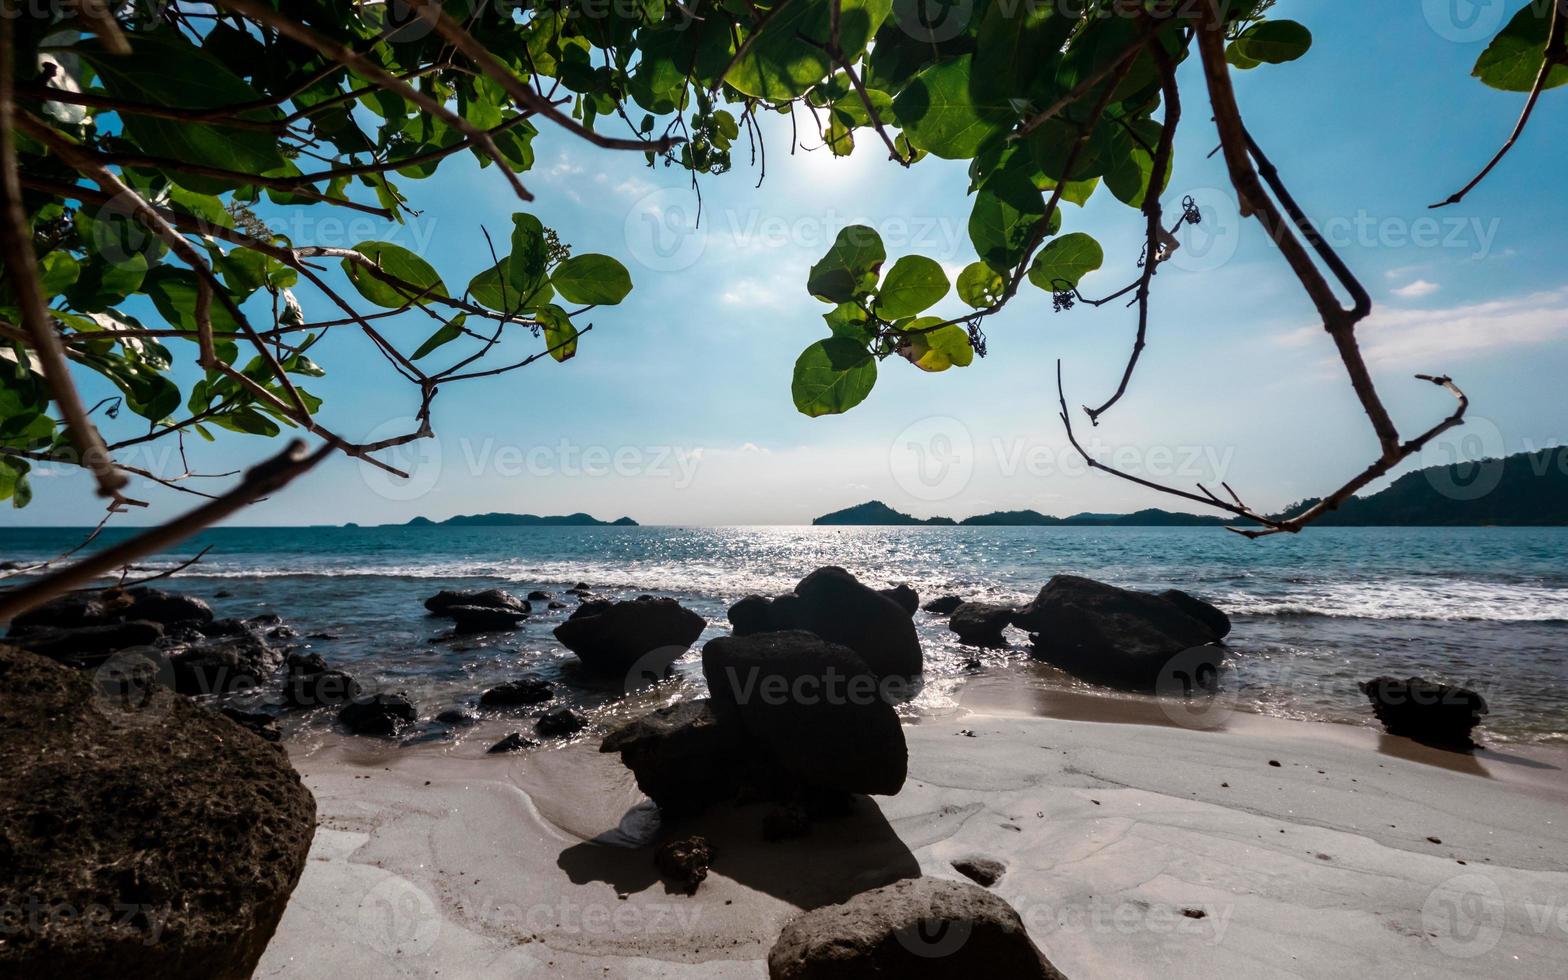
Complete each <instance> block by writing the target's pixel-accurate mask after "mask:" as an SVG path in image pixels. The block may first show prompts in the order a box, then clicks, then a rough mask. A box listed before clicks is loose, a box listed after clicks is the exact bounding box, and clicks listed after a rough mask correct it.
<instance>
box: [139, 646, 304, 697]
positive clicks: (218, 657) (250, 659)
mask: <svg viewBox="0 0 1568 980" xmlns="http://www.w3.org/2000/svg"><path fill="white" fill-rule="evenodd" d="M167 656H168V660H169V665H170V666H171V667H172V668H173V674H174V689H175V690H177V691H179V692H180V693H181V694H191V695H200V694H223V693H226V692H228V691H235V690H239V689H241V688H246V687H257V686H259V685H260V684H261V683H262V682H263V681H264V680H266V679H267V678H269V677H271V676H272V672H273V671H274V670H276V669H277V667H278V664H279V663H281V662H282V660H283V654H282V652H281V651H278V650H275V649H273V648H272V647H270V646H268V645H267V644H266V642H265V641H264V640H262V639H261V638H260V637H257V636H254V635H252V634H249V633H247V634H244V635H242V636H232V637H214V638H211V639H208V640H207V641H206V642H203V643H196V644H191V645H189V646H183V645H182V646H175V647H172V648H170V649H169V650H168V651H167Z"/></svg>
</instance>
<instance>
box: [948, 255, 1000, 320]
mask: <svg viewBox="0 0 1568 980" xmlns="http://www.w3.org/2000/svg"><path fill="white" fill-rule="evenodd" d="M1006 291H1007V282H1006V280H1004V279H1003V278H1002V277H1001V276H1000V275H998V274H997V272H996V270H995V269H992V268H991V267H990V266H988V265H986V264H985V263H984V262H971V263H969V265H967V266H965V267H964V271H963V272H960V273H959V274H958V298H959V299H961V300H963V301H964V303H965V304H967V305H969V306H972V307H974V308H975V309H977V310H983V309H985V308H986V307H987V306H990V305H992V304H993V303H996V302H998V301H999V300H1001V298H1002V295H1003V293H1005V292H1006Z"/></svg>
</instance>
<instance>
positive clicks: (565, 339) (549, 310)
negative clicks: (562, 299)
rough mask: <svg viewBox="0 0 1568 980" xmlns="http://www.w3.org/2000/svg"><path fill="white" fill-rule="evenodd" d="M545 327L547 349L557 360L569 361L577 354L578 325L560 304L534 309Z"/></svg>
mask: <svg viewBox="0 0 1568 980" xmlns="http://www.w3.org/2000/svg"><path fill="white" fill-rule="evenodd" d="M534 316H535V318H537V319H538V321H539V324H540V326H542V327H543V328H544V346H545V350H547V351H549V352H550V356H551V357H553V358H555V359H556V360H557V361H569V360H571V359H572V358H573V357H574V356H575V355H576V354H577V327H576V326H575V325H573V323H572V318H571V317H569V316H567V315H566V311H565V310H563V309H561V308H560V307H559V306H554V305H551V306H542V307H540V308H539V309H538V310H536V311H534Z"/></svg>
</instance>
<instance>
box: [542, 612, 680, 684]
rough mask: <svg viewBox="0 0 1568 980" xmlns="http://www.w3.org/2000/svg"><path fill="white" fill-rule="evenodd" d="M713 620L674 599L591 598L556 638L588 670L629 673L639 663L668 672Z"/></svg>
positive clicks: (557, 630) (645, 668)
mask: <svg viewBox="0 0 1568 980" xmlns="http://www.w3.org/2000/svg"><path fill="white" fill-rule="evenodd" d="M707 625H708V621H707V620H705V619H703V618H702V617H701V616H699V615H697V614H696V613H694V612H692V611H691V610H690V609H687V608H685V607H684V606H682V605H681V604H680V603H679V602H676V601H675V600H674V599H655V598H653V597H652V596H643V597H640V598H638V599H634V600H631V601H628V602H610V601H608V600H604V599H590V600H587V601H585V602H583V604H582V605H580V606H578V607H577V608H576V609H575V610H573V611H572V615H571V617H570V618H569V619H567V621H566V622H564V623H562V624H561V625H559V626H557V627H556V628H555V638H556V639H558V640H560V641H561V643H562V645H564V646H565V647H566V648H567V649H568V650H570V651H572V652H573V653H575V654H577V659H578V660H580V661H582V664H583V667H584V668H585V669H587V670H589V671H591V672H593V673H596V674H603V675H609V676H613V675H617V674H619V675H622V676H624V675H626V674H627V673H629V672H630V671H631V670H632V669H633V668H638V669H639V670H640V671H643V672H662V670H663V668H665V667H668V666H669V665H670V664H672V663H674V662H675V661H676V659H678V658H679V657H680V656H681V655H682V654H684V653H685V652H686V651H687V650H689V649H691V645H692V644H693V643H696V642H697V638H698V637H700V636H701V635H702V631H703V629H704V628H706V627H707ZM655 660H657V661H659V662H658V663H653V662H652V661H655Z"/></svg>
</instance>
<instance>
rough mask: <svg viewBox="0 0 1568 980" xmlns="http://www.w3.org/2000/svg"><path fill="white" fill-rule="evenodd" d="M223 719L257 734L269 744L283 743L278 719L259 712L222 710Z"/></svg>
mask: <svg viewBox="0 0 1568 980" xmlns="http://www.w3.org/2000/svg"><path fill="white" fill-rule="evenodd" d="M219 713H220V714H222V715H223V717H225V718H227V719H229V720H230V721H232V722H234V724H236V725H238V726H240V727H241V728H243V729H245V730H246V731H251V732H255V733H256V734H257V735H260V736H261V737H262V738H264V739H266V740H267V741H269V742H281V741H282V740H283V733H282V732H281V731H279V730H278V719H276V718H274V717H272V716H271V715H267V714H262V713H261V712H259V711H241V710H240V709H238V708H220V709H219Z"/></svg>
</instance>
